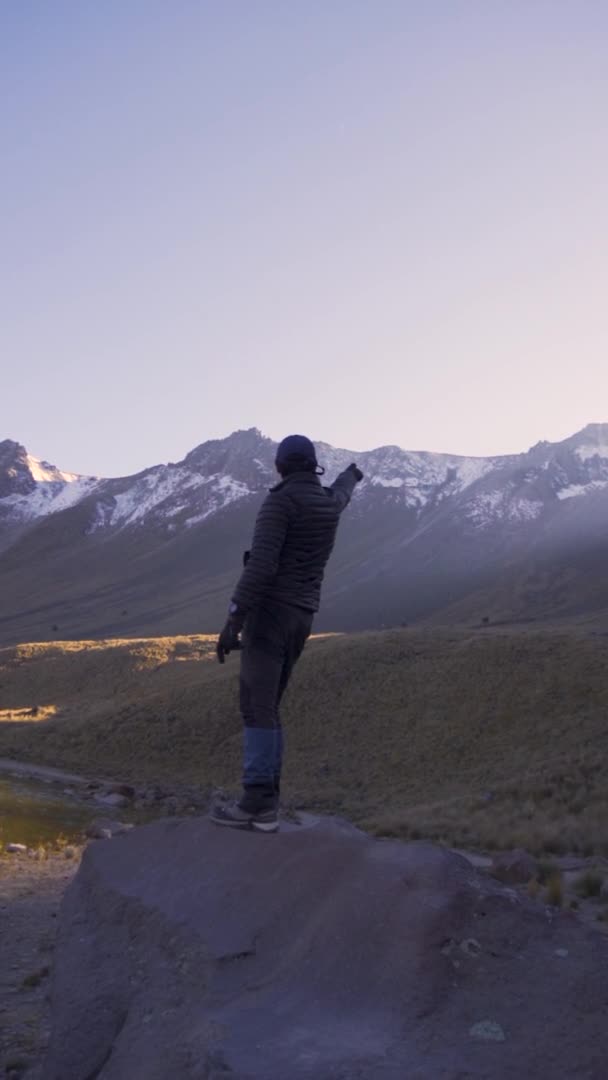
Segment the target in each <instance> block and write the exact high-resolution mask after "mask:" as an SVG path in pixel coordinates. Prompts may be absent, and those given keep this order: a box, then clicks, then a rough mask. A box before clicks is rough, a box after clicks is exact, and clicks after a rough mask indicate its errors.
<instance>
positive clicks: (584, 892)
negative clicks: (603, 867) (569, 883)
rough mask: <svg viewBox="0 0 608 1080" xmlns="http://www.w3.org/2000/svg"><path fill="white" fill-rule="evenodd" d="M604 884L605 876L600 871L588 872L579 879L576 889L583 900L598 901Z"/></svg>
mask: <svg viewBox="0 0 608 1080" xmlns="http://www.w3.org/2000/svg"><path fill="white" fill-rule="evenodd" d="M603 882H604V875H603V874H602V873H600V871H599V870H586V871H585V873H584V874H581V876H580V877H579V878H577V880H576V882H575V884H574V888H575V890H576V892H577V893H578V895H579V896H580V897H581V899H583V900H590V899H598V897H599V895H600V893H601V891H602V884H603Z"/></svg>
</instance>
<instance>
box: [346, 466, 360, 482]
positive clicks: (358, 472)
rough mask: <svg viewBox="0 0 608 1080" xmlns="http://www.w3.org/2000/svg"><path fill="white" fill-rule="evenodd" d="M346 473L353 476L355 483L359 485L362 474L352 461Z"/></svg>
mask: <svg viewBox="0 0 608 1080" xmlns="http://www.w3.org/2000/svg"><path fill="white" fill-rule="evenodd" d="M347 471H348V472H352V473H354V474H355V480H356V481H357V483H359V482H360V481H361V480H362V479H363V473H362V472H361V469H359V468H358V466H357V465H355V463H354V461H353V463H352V465H349V466H348V470H347Z"/></svg>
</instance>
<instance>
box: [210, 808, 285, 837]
mask: <svg viewBox="0 0 608 1080" xmlns="http://www.w3.org/2000/svg"><path fill="white" fill-rule="evenodd" d="M210 817H211V821H212V822H213V824H214V825H228V826H230V827H231V828H233V829H254V830H255V832H269V833H270V832H276V831H277V829H278V827H279V815H278V813H277V810H276V807H274V808H270V809H267V810H262V809H259V810H253V809H252V810H243V808H242V806H241V805H240V803H237V802H232V803H216V804H215V806H213V807H212V809H211V815H210Z"/></svg>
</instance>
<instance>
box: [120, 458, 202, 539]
mask: <svg viewBox="0 0 608 1080" xmlns="http://www.w3.org/2000/svg"><path fill="white" fill-rule="evenodd" d="M205 480H206V477H204V476H200V475H199V474H197V473H193V472H192V471H191V470H190V469H186V468H180V466H170V465H160V466H159V467H158V468H157V469H154V470H152V471H151V472H149V473H147V474H145V475H143V476H141V477H138V478H137V479H136V481H135V483H134V484H132V485H131V487H129V488H127V490H126V491H123V492H121V493H120V494H118V495H115V496H114V508H113V510H112V513H111V515H110V520H109V524H110V525H113V526H125V525H136V524H138V523H142V522H143V521H144V519H145V518H147V517H148V516H149V515H151V514H153V513H154V512H155V511H156V510H157V509H158V508H159V507H161V506H162V504H167V505H165V508H164V516H165V517H171V516H174V515H175V514H177V513H179V509H178V508H177V507H176V506H175V504H173V505H170V501H171V500H174V499H175V498H176V497H178V496H179V495H181V494H182V493H183V492H185V491H188V492H192V491H193V489H195V488H197V487H200V486H201V485H202V484H204V483H205ZM184 505H189V500H187V501H186V503H185V504H184Z"/></svg>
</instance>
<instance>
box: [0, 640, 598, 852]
mask: <svg viewBox="0 0 608 1080" xmlns="http://www.w3.org/2000/svg"><path fill="white" fill-rule="evenodd" d="M213 650H214V639H212V638H208V637H200V636H199V637H184V638H155V639H140V640H133V641H106V642H76V643H74V642H66V643H61V642H54V643H52V644H34V645H21V646H18V647H16V648H7V649H4V650H0V708H1V709H2V710H5V711H12V712H15V711H18V710H31V709H33V708H35V707H36V706H39V707H40V706H41V705H44V706H45V707H50V706H54V707H56V709H57V712H56V715H55V716H54V717H51V718H49V719H45V720H43V721H42V722H40V723H35V724H33V723H31V722H27V721H26V722H23V723H22V722H19V721H15V722H12V723H11V722H5V723H2V724H0V756H13V757H17V758H20V759H22V760H26V759H29V760H32V761H35V762H37V763H41V764H48V765H55V766H59V767H64V768H66V769H72V770H75V771H81V772H85V773H89V774H95V775H105V776H108V777H110V776H115V777H121V778H124V779H127V778H132V779H135V780H140V781H145V780H155V781H165V782H169V783H179V782H180V781H181V782H184V783H189V784H191V783H193V782H200V784H201V785H202V786H208V785H220V786H232V785H234V784H235V783H236V781H237V780H238V775H239V767H240V760H239V759H240V747H241V728H240V721H239V717H238V708H237V675H238V658H237V657H234V656H231V657H229V659H228V661H227V663H226V665H225V666H224V667H221V666H219V665H218V664H216V663H215V662H210V661H213V659H214V651H213ZM607 713H608V671H607V665H606V643H605V641H604V640H603V639H602V638H599V637H593V636H588V635H585V633H584V632H581V631H579V632H576V631H563V632H560V631H557V630H556V631H553V632H549V631H546V632H540V631H525V630H522V631H519V632H513V631H510V632H508V631H504V632H500V631H498V630H489V631H488V630H485V631H480V632H478V633H477V632H471V631H459V630H445V631H440V630H400V631H386V632H384V633H366V634H357V635H342V636H340V635H338V636H329V637H324V638H318V639H313V640H312V641H311V642H310V644H309V646H308V647H307V650H306V653H305V655H304V657H303V659H302V661H301V662H300V664H299V666H298V668H297V669H296V673H295V675H294V679H293V684H292V687H291V688H290V690H289V692H288V695H287V699H286V702H285V708H284V710H283V714H284V722H285V727H286V735H287V758H286V771H285V795H286V798H287V799H289V800H290V801H292V802H295V803H296V804H301V805H308V806H312V807H316V808H318V809H324V810H336V811H339V812H341V813H345V814H347V815H349V816H351V817H352V818H354V820H356V821H358V822H359V823H361V824H363V825H364V826H365V827H367V828H370V829H372V830H373V831H375V832H377V833H379V834H381V835H394V836H403V837H430V838H432V839H435V840H438V841H445V842H449V843H453V844H458V845H461V846H463V847H464V846H468V847H477V848H487V849H492V848H506V847H510V846H524V847H527V848H529V849H530V850H532V851H535V852H543V851H548V852H562V851H580V852H585V853H590V852H593V851H598V852H605V851H607V850H608V829H607V825H608V770H607V767H606V766H607V765H608V730H607V728H606V723H605V717H606V715H607Z"/></svg>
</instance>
